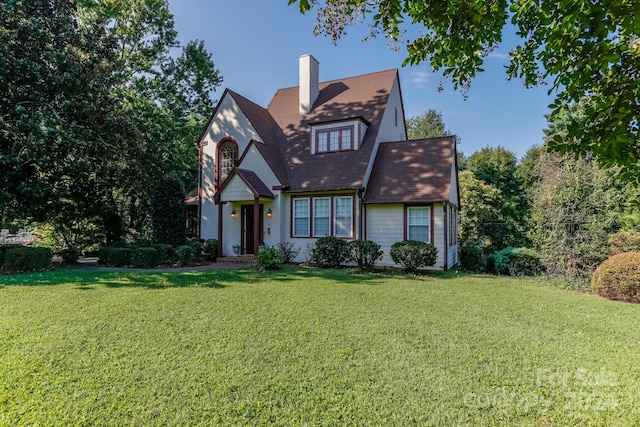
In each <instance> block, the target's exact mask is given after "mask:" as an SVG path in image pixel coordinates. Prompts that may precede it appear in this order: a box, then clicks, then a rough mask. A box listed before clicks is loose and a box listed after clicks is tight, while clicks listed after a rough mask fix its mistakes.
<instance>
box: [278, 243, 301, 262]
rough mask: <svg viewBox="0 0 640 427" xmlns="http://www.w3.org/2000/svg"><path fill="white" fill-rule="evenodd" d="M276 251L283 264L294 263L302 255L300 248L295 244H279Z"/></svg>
mask: <svg viewBox="0 0 640 427" xmlns="http://www.w3.org/2000/svg"><path fill="white" fill-rule="evenodd" d="M275 249H276V252H277V253H278V258H279V259H280V262H281V263H283V264H291V263H293V260H294V259H296V257H297V256H298V254H299V253H300V246H298V245H296V244H295V243H293V242H278V243H277V244H276V247H275Z"/></svg>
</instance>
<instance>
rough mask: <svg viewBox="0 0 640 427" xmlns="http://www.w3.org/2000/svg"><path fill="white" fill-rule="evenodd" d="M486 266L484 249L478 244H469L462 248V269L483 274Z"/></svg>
mask: <svg viewBox="0 0 640 427" xmlns="http://www.w3.org/2000/svg"><path fill="white" fill-rule="evenodd" d="M486 265H487V263H486V260H485V258H484V256H483V255H482V249H480V246H478V245H477V244H474V243H471V242H468V243H466V244H465V245H464V246H462V247H461V248H460V267H461V268H462V269H463V270H466V271H473V272H481V271H484V269H485V268H486Z"/></svg>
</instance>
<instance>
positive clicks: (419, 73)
mask: <svg viewBox="0 0 640 427" xmlns="http://www.w3.org/2000/svg"><path fill="white" fill-rule="evenodd" d="M431 76H432V73H431V72H430V71H429V70H426V69H424V68H419V69H417V70H414V71H411V74H410V75H409V78H410V81H411V83H412V84H413V85H415V86H418V87H420V88H426V87H427V86H428V84H429V81H430V80H431Z"/></svg>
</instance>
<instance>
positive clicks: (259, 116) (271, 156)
mask: <svg viewBox="0 0 640 427" xmlns="http://www.w3.org/2000/svg"><path fill="white" fill-rule="evenodd" d="M228 92H229V95H231V97H232V98H233V99H234V100H235V101H236V103H237V104H238V106H239V107H240V109H241V110H242V112H243V113H244V115H245V116H246V117H247V119H248V120H249V122H251V124H252V125H253V127H254V128H255V130H256V132H258V135H260V137H261V138H262V143H260V142H257V141H255V146H256V148H257V149H258V151H259V152H260V154H262V157H264V159H265V161H266V162H267V164H269V166H270V167H271V170H272V171H273V173H274V174H275V175H276V177H277V178H278V180H279V181H280V182H281V183H282V184H283V185H286V182H287V172H286V168H285V167H284V163H283V159H282V154H281V153H280V149H279V148H278V144H279V141H281V140H283V139H284V135H283V134H282V130H280V128H279V127H278V124H277V123H276V122H275V120H273V117H271V114H269V112H268V111H267V110H266V109H265V108H263V107H261V106H259V105H257V104H255V103H253V102H251V101H249V100H248V99H247V98H245V97H244V96H242V95H239V94H237V93H235V92H233V91H232V90H229V91H228Z"/></svg>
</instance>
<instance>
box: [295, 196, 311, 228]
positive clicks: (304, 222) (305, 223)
mask: <svg viewBox="0 0 640 427" xmlns="http://www.w3.org/2000/svg"><path fill="white" fill-rule="evenodd" d="M292 221H293V226H292V234H293V236H294V237H296V236H300V237H306V236H308V235H309V199H308V198H306V199H293V215H292Z"/></svg>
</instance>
